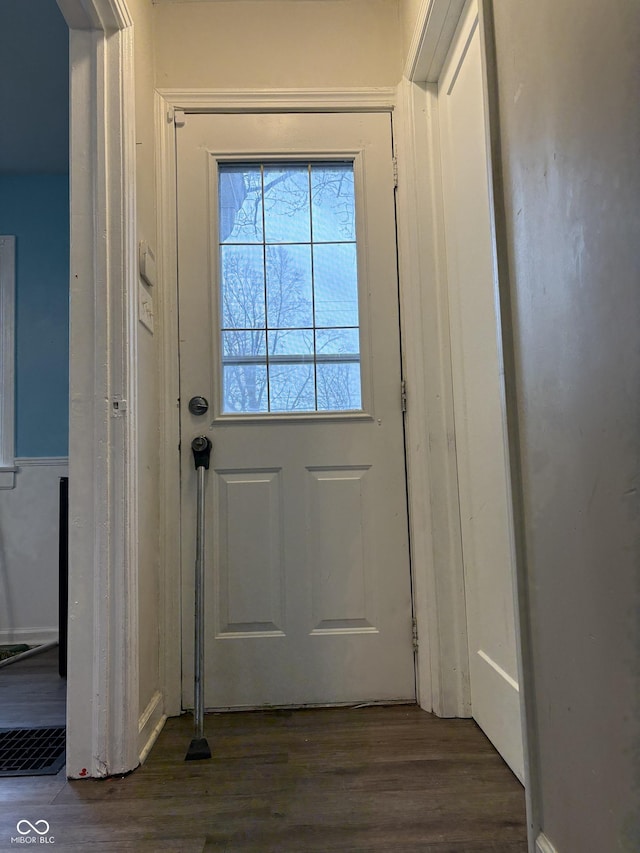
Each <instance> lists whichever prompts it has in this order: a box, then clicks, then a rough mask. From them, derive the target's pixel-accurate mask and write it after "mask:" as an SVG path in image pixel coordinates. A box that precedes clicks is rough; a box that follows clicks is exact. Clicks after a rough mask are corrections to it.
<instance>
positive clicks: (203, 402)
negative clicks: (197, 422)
mask: <svg viewBox="0 0 640 853" xmlns="http://www.w3.org/2000/svg"><path fill="white" fill-rule="evenodd" d="M208 409H209V401H208V400H207V398H206V397H192V398H191V399H190V400H189V411H190V412H191V414H192V415H204V414H205V412H207V411H208Z"/></svg>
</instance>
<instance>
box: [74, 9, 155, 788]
mask: <svg viewBox="0 0 640 853" xmlns="http://www.w3.org/2000/svg"><path fill="white" fill-rule="evenodd" d="M58 5H59V6H60V9H61V11H62V13H63V15H64V17H65V20H66V21H67V24H68V25H69V29H70V76H71V83H70V97H71V132H70V137H71V157H70V182H71V268H70V273H71V274H70V278H71V338H70V350H71V358H70V426H69V478H70V483H69V484H70V496H69V500H70V505H69V552H70V565H69V588H70V590H71V595H70V602H69V649H68V650H69V665H68V673H69V675H68V685H67V775H68V776H69V777H72V778H84V777H103V776H108V775H112V774H118V773H124V772H126V771H128V770H132V769H133V768H134V767H136V766H137V764H138V761H139V759H138V601H137V541H138V536H137V493H138V488H137V454H136V440H137V437H136V425H137V412H136V397H137V395H136V382H137V339H136V336H137V319H136V286H137V272H136V263H137V261H136V250H135V249H136V231H135V112H134V102H133V91H134V73H133V26H132V20H131V17H130V15H129V12H128V10H127V6H126V3H125V2H124V0H59V4H58Z"/></svg>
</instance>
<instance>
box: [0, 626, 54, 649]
mask: <svg viewBox="0 0 640 853" xmlns="http://www.w3.org/2000/svg"><path fill="white" fill-rule="evenodd" d="M57 639H58V628H57V627H56V628H15V629H13V630H9V631H0V646H14V645H18V643H25V644H26V645H27V646H38V645H41V644H42V643H51V642H54V641H55V640H57Z"/></svg>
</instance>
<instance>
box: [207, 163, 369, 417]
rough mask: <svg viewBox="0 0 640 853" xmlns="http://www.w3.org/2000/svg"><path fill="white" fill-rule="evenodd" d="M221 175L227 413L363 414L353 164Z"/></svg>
mask: <svg viewBox="0 0 640 853" xmlns="http://www.w3.org/2000/svg"><path fill="white" fill-rule="evenodd" d="M218 169H219V171H218V223H219V235H218V236H219V240H218V242H219V253H220V254H219V270H220V317H221V330H220V331H221V350H222V413H223V414H225V415H229V414H264V413H292V412H293V413H299V412H303V413H304V412H332V411H340V412H348V411H361V410H362V382H361V372H360V334H359V312H358V270H357V249H356V238H355V190H354V166H353V161H332V162H305V163H300V162H296V163H260V164H257V163H224V162H222V163H219V164H218Z"/></svg>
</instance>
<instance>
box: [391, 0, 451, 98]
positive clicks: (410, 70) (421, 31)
mask: <svg viewBox="0 0 640 853" xmlns="http://www.w3.org/2000/svg"><path fill="white" fill-rule="evenodd" d="M464 4H465V0H422V2H421V4H420V8H419V9H418V15H417V18H416V24H415V26H414V29H413V35H412V37H411V43H410V45H409V51H408V54H407V59H406V62H405V66H404V76H405V77H406V79H407V80H411V81H412V82H415V83H437V82H438V77H439V76H440V71H441V70H442V65H443V63H444V60H445V57H446V55H447V52H448V51H449V47H450V45H451V39H452V38H453V34H454V32H455V29H456V27H457V25H458V21H459V20H460V15H461V14H462V9H463V7H464Z"/></svg>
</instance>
